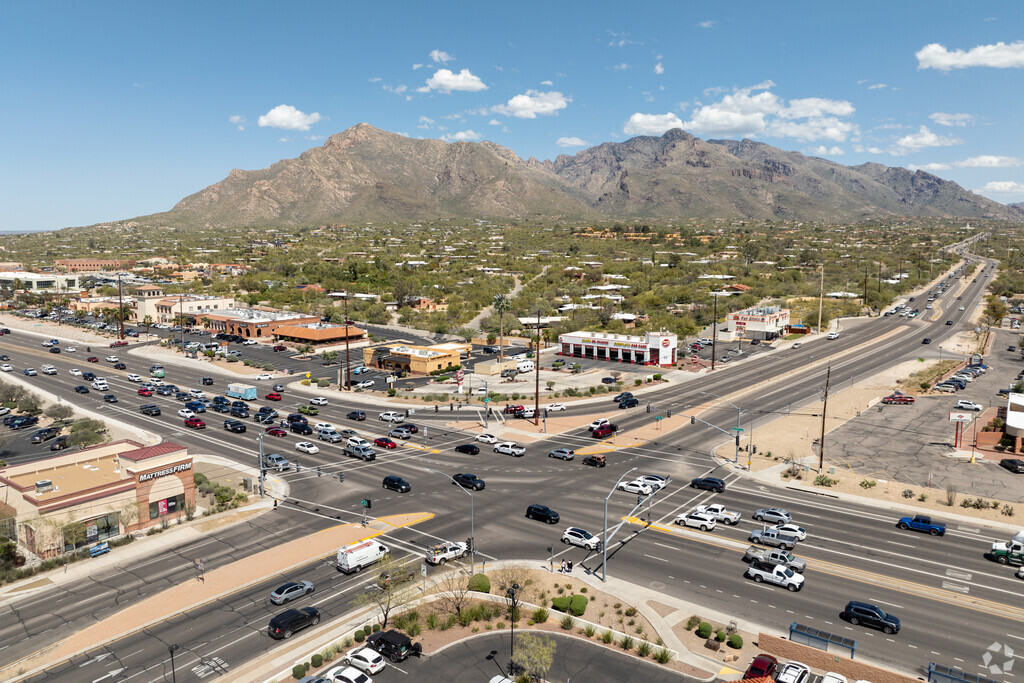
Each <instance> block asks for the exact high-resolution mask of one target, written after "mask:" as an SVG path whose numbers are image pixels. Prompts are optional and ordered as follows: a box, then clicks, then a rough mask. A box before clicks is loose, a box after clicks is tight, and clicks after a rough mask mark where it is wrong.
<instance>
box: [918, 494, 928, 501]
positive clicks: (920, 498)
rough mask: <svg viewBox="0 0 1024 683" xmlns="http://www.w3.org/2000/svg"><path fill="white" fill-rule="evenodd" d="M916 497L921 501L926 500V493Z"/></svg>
mask: <svg viewBox="0 0 1024 683" xmlns="http://www.w3.org/2000/svg"><path fill="white" fill-rule="evenodd" d="M917 499H918V500H919V501H921V502H922V503H923V502H925V501H926V500H928V494H927V493H922V494H921V495H920V496H918V497H917Z"/></svg>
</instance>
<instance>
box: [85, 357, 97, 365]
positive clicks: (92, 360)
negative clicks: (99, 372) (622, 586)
mask: <svg viewBox="0 0 1024 683" xmlns="http://www.w3.org/2000/svg"><path fill="white" fill-rule="evenodd" d="M86 360H87V361H89V362H90V363H99V362H100V359H99V358H97V357H96V356H89V357H88V358H86Z"/></svg>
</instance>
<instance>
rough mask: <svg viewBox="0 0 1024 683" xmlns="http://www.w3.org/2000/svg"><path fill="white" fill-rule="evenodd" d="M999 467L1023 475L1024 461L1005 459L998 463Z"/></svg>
mask: <svg viewBox="0 0 1024 683" xmlns="http://www.w3.org/2000/svg"><path fill="white" fill-rule="evenodd" d="M999 466H1000V467H1005V468H1006V469H1008V470H1010V471H1011V472H1013V473H1014V474H1024V460H1017V459H1016V458H1006V459H1004V460H1000V461H999Z"/></svg>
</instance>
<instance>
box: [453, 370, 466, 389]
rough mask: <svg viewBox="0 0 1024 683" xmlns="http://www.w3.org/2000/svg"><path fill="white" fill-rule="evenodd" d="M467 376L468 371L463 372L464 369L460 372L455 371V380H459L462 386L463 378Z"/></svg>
mask: <svg viewBox="0 0 1024 683" xmlns="http://www.w3.org/2000/svg"><path fill="white" fill-rule="evenodd" d="M465 378H466V373H465V372H463V371H462V370H459V371H458V372H456V373H455V381H457V382H458V383H459V386H460V387H461V386H462V380H463V379H465Z"/></svg>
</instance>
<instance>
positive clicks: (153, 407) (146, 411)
mask: <svg viewBox="0 0 1024 683" xmlns="http://www.w3.org/2000/svg"><path fill="white" fill-rule="evenodd" d="M139 412H141V413H142V414H143V415H152V416H154V417H155V416H157V415H159V414H160V406H158V405H157V404H155V403H143V404H142V405H141V406H139Z"/></svg>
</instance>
